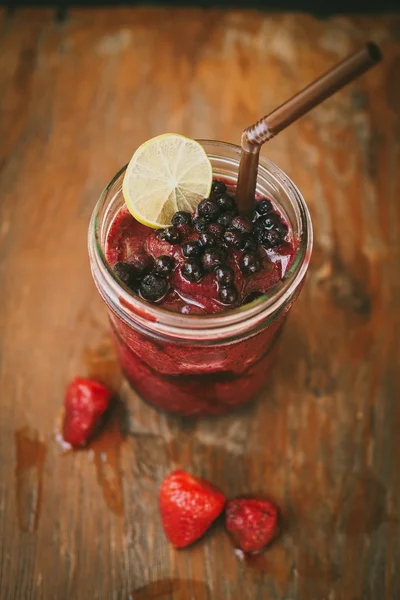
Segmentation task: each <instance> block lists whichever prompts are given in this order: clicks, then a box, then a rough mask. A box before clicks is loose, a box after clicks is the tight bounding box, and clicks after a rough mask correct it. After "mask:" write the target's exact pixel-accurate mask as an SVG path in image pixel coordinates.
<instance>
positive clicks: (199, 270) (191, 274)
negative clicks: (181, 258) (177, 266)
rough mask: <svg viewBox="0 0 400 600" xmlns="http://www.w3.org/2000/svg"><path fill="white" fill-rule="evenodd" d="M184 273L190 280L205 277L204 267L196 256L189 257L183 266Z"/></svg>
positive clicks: (198, 279)
mask: <svg viewBox="0 0 400 600" xmlns="http://www.w3.org/2000/svg"><path fill="white" fill-rule="evenodd" d="M182 275H183V277H184V278H185V279H187V280H188V281H192V282H196V281H200V280H201V279H203V275H204V272H203V267H202V266H201V264H200V262H199V261H198V260H196V259H195V258H189V260H187V261H186V262H185V263H184V264H183V267H182Z"/></svg>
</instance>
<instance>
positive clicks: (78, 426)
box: [63, 377, 112, 447]
mask: <svg viewBox="0 0 400 600" xmlns="http://www.w3.org/2000/svg"><path fill="white" fill-rule="evenodd" d="M111 396H112V393H111V392H110V390H109V389H107V388H106V387H105V386H104V385H102V384H101V383H98V382H97V381H94V380H93V379H84V378H83V377H76V378H75V379H74V380H73V381H71V383H70V384H69V386H68V387H67V390H66V392H65V399H64V422H63V438H64V440H65V441H66V442H67V443H68V444H71V446H74V447H79V446H84V445H85V444H86V442H87V441H88V439H89V438H90V436H91V435H92V434H93V431H94V429H95V427H96V425H97V423H98V421H99V419H100V417H101V416H102V415H103V414H104V412H105V411H106V410H107V408H108V405H109V403H110V399H111Z"/></svg>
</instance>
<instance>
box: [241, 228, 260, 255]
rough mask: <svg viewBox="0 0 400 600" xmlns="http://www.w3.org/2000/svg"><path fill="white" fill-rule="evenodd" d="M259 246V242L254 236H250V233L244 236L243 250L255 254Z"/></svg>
mask: <svg viewBox="0 0 400 600" xmlns="http://www.w3.org/2000/svg"><path fill="white" fill-rule="evenodd" d="M257 246H258V244H257V241H256V239H255V238H254V237H253V236H252V235H250V234H249V233H243V234H242V246H241V248H242V250H247V251H248V252H255V251H256V250H257Z"/></svg>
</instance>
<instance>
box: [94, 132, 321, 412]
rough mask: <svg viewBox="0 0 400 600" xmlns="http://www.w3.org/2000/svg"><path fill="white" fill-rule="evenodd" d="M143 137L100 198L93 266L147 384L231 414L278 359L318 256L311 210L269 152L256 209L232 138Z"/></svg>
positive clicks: (150, 389)
mask: <svg viewBox="0 0 400 600" xmlns="http://www.w3.org/2000/svg"><path fill="white" fill-rule="evenodd" d="M173 137H175V138H176V139H175V140H170V139H168V138H173ZM174 144H175V145H174ZM185 144H186V145H185ZM143 147H144V150H143V152H142V153H140V152H139V151H138V152H137V153H135V155H134V157H133V159H132V161H131V162H130V164H129V165H128V167H127V168H126V167H124V168H123V169H122V170H121V171H120V172H119V173H118V174H117V175H116V176H115V177H114V178H113V180H112V181H111V182H110V183H109V185H108V186H107V187H106V189H105V190H104V192H103V194H102V196H101V197H100V200H99V202H98V204H97V206H96V208H95V210H94V213H93V216H92V220H91V223H90V228H89V254H90V261H91V268H92V273H93V277H94V280H95V283H96V285H97V288H98V290H99V292H100V294H101V296H102V297H103V299H104V301H105V303H106V305H107V308H108V311H109V317H110V325H111V330H112V335H113V338H114V341H115V345H116V349H117V354H118V358H119V361H120V364H121V367H122V370H123V372H124V374H125V376H126V377H127V379H128V381H129V382H130V383H131V385H132V387H133V388H134V389H135V390H136V391H137V392H138V393H139V394H140V396H141V397H142V398H143V399H144V400H146V401H147V402H148V403H150V404H151V405H153V406H154V407H156V408H158V409H160V410H164V411H168V412H172V413H177V414H180V415H183V416H217V415H221V414H224V413H226V412H228V411H230V410H232V409H235V408H237V407H240V406H242V405H244V404H246V403H247V402H249V401H250V400H251V399H253V398H254V397H256V396H257V395H258V394H259V393H260V391H261V390H262V388H263V386H264V385H265V383H266V382H267V380H268V376H269V371H270V369H271V368H273V365H274V362H275V361H276V360H277V356H276V349H277V342H278V340H279V337H280V335H281V332H282V328H283V326H284V323H285V321H286V317H287V314H288V312H289V310H290V308H291V306H292V304H293V302H294V300H295V299H296V298H297V296H298V294H299V291H300V289H301V286H302V284H303V281H304V277H305V275H306V271H307V267H308V263H309V260H310V255H311V247H312V229H311V222H310V217H309V213H308V210H307V207H306V205H305V203H304V200H303V198H302V196H301V194H300V192H299V191H298V189H297V188H296V186H295V185H294V184H293V182H292V181H291V180H290V179H289V178H288V177H287V176H286V175H285V174H284V173H283V172H282V171H281V170H280V169H279V168H278V167H276V166H275V165H274V164H273V163H271V162H269V161H268V160H266V159H264V158H261V159H260V163H259V168H258V178H257V191H256V196H255V199H254V200H255V201H254V210H253V212H252V214H251V215H250V216H246V217H245V216H242V215H240V214H239V211H238V207H237V204H236V199H235V190H236V182H237V177H238V168H239V161H240V148H239V147H237V146H234V145H232V144H226V143H223V142H217V141H200V142H194V141H193V140H187V138H182V137H181V136H172V135H171V136H159V138H154V140H150V142H147V143H146V144H144V145H143ZM143 147H141V148H143ZM139 150H141V149H139Z"/></svg>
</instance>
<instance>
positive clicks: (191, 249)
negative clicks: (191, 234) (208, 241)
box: [182, 242, 202, 258]
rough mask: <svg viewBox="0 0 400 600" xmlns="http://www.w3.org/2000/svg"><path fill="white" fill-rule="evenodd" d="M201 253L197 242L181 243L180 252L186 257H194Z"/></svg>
mask: <svg viewBox="0 0 400 600" xmlns="http://www.w3.org/2000/svg"><path fill="white" fill-rule="evenodd" d="M201 253H202V248H201V246H200V244H199V242H185V243H184V244H182V254H183V256H185V257H186V258H195V257H196V256H200V254H201Z"/></svg>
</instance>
